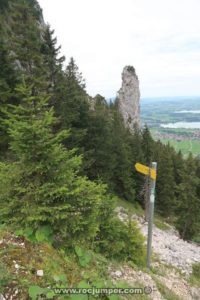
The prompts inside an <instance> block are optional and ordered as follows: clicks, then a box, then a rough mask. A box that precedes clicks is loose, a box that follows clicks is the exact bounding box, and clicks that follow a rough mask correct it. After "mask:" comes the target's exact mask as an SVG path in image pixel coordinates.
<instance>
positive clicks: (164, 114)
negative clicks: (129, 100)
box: [141, 97, 200, 157]
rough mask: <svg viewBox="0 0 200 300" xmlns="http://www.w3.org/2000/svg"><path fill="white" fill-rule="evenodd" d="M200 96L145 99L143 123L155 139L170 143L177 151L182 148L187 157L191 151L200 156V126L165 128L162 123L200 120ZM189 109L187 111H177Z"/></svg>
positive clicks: (142, 103) (142, 102) (142, 109)
mask: <svg viewBox="0 0 200 300" xmlns="http://www.w3.org/2000/svg"><path fill="white" fill-rule="evenodd" d="M193 110H200V97H193V98H185V99H184V98H166V99H162V98H158V99H150V98H149V99H143V100H142V101H141V120H142V124H143V125H144V124H147V125H148V127H149V128H150V130H151V133H152V136H153V137H154V139H155V140H161V142H163V143H168V142H169V143H170V145H171V146H173V147H174V148H175V150H176V151H179V150H181V152H182V153H183V155H184V156H185V157H186V156H188V155H189V153H190V152H191V153H192V154H193V155H194V156H199V157H200V140H198V137H199V136H200V128H199V129H194V128H193V129H192V128H191V129H187V128H163V127H161V126H160V125H161V124H167V123H176V122H200V114H199V113H190V111H193ZM177 111H188V112H187V113H175V112H177Z"/></svg>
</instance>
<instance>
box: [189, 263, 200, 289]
mask: <svg viewBox="0 0 200 300" xmlns="http://www.w3.org/2000/svg"><path fill="white" fill-rule="evenodd" d="M189 281H190V283H191V285H194V286H197V287H199V288H200V263H195V264H193V265H192V274H191V275H190V278H189Z"/></svg>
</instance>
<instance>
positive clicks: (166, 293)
mask: <svg viewBox="0 0 200 300" xmlns="http://www.w3.org/2000/svg"><path fill="white" fill-rule="evenodd" d="M154 281H155V282H156V286H157V288H158V290H159V292H160V293H161V295H162V296H163V297H164V299H166V300H181V298H180V297H178V296H177V295H176V294H175V293H174V292H173V291H171V290H170V289H169V288H168V287H166V286H165V285H164V284H163V283H162V282H161V281H160V280H158V279H157V278H154Z"/></svg>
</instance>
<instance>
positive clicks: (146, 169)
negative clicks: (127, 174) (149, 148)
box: [135, 163, 156, 180]
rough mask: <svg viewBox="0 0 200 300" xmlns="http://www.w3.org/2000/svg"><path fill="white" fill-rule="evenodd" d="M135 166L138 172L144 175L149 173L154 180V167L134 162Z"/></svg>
mask: <svg viewBox="0 0 200 300" xmlns="http://www.w3.org/2000/svg"><path fill="white" fill-rule="evenodd" d="M135 168H136V170H137V171H138V172H139V173H142V174H144V175H149V176H150V177H151V179H153V180H156V170H155V169H152V168H149V167H147V166H145V165H142V164H140V163H136V164H135Z"/></svg>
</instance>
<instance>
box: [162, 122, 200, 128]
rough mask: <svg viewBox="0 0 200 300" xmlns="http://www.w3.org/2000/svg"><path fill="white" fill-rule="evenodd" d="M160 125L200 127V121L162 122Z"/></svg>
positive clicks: (164, 126)
mask: <svg viewBox="0 0 200 300" xmlns="http://www.w3.org/2000/svg"><path fill="white" fill-rule="evenodd" d="M160 127H163V128H186V129H200V122H176V123H168V124H160Z"/></svg>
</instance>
